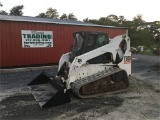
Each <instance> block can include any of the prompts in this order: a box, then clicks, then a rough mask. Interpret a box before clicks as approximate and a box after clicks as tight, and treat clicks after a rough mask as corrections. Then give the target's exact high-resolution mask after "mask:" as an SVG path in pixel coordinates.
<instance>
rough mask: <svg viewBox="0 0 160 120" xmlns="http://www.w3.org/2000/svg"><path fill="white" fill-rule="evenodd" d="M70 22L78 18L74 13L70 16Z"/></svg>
mask: <svg viewBox="0 0 160 120" xmlns="http://www.w3.org/2000/svg"><path fill="white" fill-rule="evenodd" d="M68 20H77V18H76V16H75V15H74V14H73V13H70V14H69V15H68Z"/></svg>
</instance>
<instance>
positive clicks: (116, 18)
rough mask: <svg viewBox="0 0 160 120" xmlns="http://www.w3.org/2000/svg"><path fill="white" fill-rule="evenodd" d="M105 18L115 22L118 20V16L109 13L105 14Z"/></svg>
mask: <svg viewBox="0 0 160 120" xmlns="http://www.w3.org/2000/svg"><path fill="white" fill-rule="evenodd" d="M107 19H109V20H110V21H112V22H117V21H118V16H116V15H113V14H111V15H108V16H107Z"/></svg>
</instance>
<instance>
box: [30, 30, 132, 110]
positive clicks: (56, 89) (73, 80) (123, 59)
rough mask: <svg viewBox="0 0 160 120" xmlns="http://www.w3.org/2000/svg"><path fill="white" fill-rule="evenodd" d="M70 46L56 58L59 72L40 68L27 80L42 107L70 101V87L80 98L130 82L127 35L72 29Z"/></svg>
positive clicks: (123, 88) (119, 89)
mask: <svg viewBox="0 0 160 120" xmlns="http://www.w3.org/2000/svg"><path fill="white" fill-rule="evenodd" d="M73 37H74V44H73V47H72V50H71V51H70V52H68V53H66V54H63V55H62V56H61V58H60V60H59V67H58V73H57V75H56V76H55V77H49V76H48V75H47V73H45V72H43V73H41V74H40V75H39V76H38V77H36V78H35V79H34V80H32V81H31V82H30V83H29V84H28V88H29V89H30V91H31V93H32V94H33V96H34V97H35V99H36V101H37V102H38V103H39V105H40V107H41V108H42V109H44V108H48V107H51V106H57V105H61V104H64V103H68V102H70V101H71V100H70V95H69V90H71V91H72V92H73V93H75V94H76V95H77V96H78V97H80V98H90V97H96V96H99V95H103V94H107V93H108V94H110V93H116V92H120V91H123V90H125V89H126V88H128V86H129V80H128V76H129V75H131V51H130V39H129V37H128V36H127V35H120V36H117V37H115V38H113V39H109V38H108V35H107V34H106V33H103V32H90V31H79V32H75V33H73Z"/></svg>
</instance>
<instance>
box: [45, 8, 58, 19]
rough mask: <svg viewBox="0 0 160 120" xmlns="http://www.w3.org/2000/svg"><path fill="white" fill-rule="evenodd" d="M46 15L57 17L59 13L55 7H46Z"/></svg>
mask: <svg viewBox="0 0 160 120" xmlns="http://www.w3.org/2000/svg"><path fill="white" fill-rule="evenodd" d="M46 15H47V17H49V18H58V17H59V14H58V12H57V10H56V9H53V8H48V9H47V12H46Z"/></svg>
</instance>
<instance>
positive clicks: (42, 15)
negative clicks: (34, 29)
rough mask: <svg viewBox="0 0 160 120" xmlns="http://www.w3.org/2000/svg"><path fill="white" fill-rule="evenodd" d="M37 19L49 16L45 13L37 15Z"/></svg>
mask: <svg viewBox="0 0 160 120" xmlns="http://www.w3.org/2000/svg"><path fill="white" fill-rule="evenodd" d="M36 17H40V18H46V17H47V15H46V14H45V13H39V15H37V16H36Z"/></svg>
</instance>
